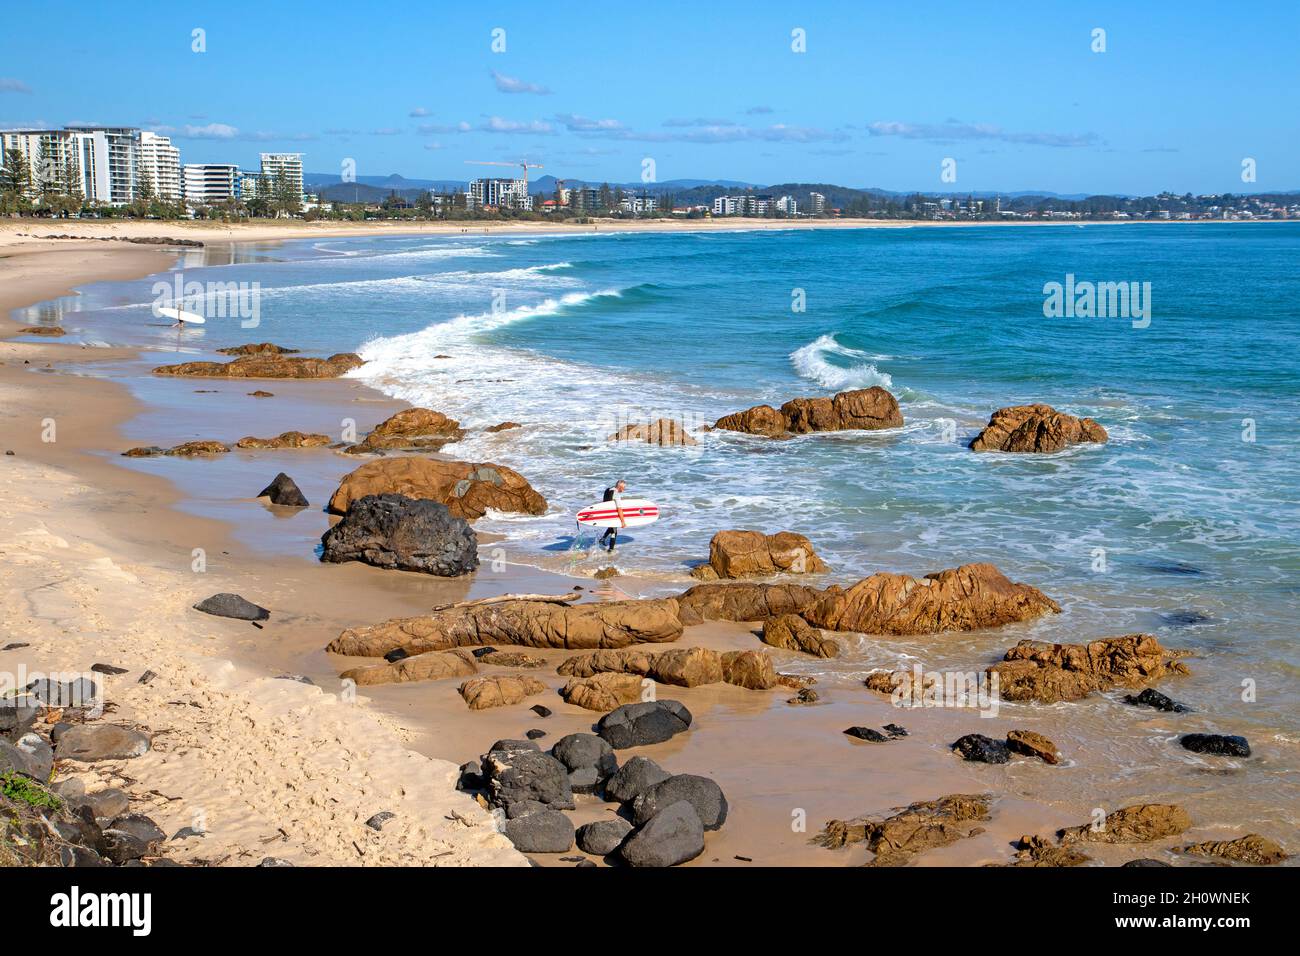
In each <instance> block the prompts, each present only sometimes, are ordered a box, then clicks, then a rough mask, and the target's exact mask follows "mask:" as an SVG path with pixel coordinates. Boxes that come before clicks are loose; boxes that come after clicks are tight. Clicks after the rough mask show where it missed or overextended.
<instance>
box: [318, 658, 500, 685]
mask: <svg viewBox="0 0 1300 956" xmlns="http://www.w3.org/2000/svg"><path fill="white" fill-rule="evenodd" d="M477 673H478V667H477V666H476V665H475V663H474V655H473V654H471V653H470V652H469V651H430V652H429V653H427V654H417V655H416V656H414V657H406V658H403V659H402V660H400V661H396V662H395V663H392V664H389V663H384V664H368V665H366V666H363V667H354V668H352V669H351V670H347V671H344V672H343V673H342V674H340V675H339V677H340V678H342V679H344V680H352V681H354V682H356V685H357V686H358V687H368V686H372V685H374V684H404V683H407V682H409V681H417V680H443V679H444V678H447V677H468V676H469V675H470V674H477Z"/></svg>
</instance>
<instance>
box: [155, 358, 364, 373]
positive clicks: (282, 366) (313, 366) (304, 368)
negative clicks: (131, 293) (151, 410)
mask: <svg viewBox="0 0 1300 956" xmlns="http://www.w3.org/2000/svg"><path fill="white" fill-rule="evenodd" d="M363 364H365V363H364V362H363V361H362V359H361V356H360V355H357V354H356V353H354V352H340V353H338V354H337V355H331V356H330V357H329V358H327V359H321V358H286V357H285V356H284V355H281V354H279V353H267V352H260V353H257V354H253V355H241V356H240V357H239V358H237V359H235V360H234V361H233V362H182V363H181V364H180V365H160V366H158V368H156V369H154V374H155V375H183V376H191V377H193V376H197V377H201V378H338V377H339V376H340V375H344V374H346V373H347V372H350V371H352V370H353V369H354V368H360V367H361V366H362V365H363Z"/></svg>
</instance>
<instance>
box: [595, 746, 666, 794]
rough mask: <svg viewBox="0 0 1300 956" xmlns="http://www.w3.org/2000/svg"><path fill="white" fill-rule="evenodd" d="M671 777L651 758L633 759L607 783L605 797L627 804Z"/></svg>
mask: <svg viewBox="0 0 1300 956" xmlns="http://www.w3.org/2000/svg"><path fill="white" fill-rule="evenodd" d="M670 776H671V774H669V773H668V772H667V771H666V770H664V769H663V768H662V767H660V766H659V765H658V764H657V763H655V762H654V761H653V760H651V759H650V758H649V757H633V758H632V759H631V760H629V761H628V762H627V763H625V764H623V766H622V767H620V768H619V770H618V772H617V773H616V774H614V776H612V777H610V778H609V779H608V780H607V781H605V796H606V797H608V798H609V799H610V800H613V801H615V802H617V803H627V802H628V801H629V800H634V799H636V797H637V796H639V795H640V794H641V792H642V791H644V790H648V789H649V788H650V787H653V786H654V785H655V784H657V783H660V782H662V781H664V780H667V779H668V778H669V777H670Z"/></svg>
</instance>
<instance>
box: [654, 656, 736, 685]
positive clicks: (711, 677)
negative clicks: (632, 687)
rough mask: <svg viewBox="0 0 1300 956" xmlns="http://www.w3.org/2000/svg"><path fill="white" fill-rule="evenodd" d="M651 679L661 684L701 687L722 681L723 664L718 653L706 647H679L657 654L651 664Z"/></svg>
mask: <svg viewBox="0 0 1300 956" xmlns="http://www.w3.org/2000/svg"><path fill="white" fill-rule="evenodd" d="M649 676H650V677H652V678H654V679H655V680H656V681H658V682H659V683H661V684H673V685H674V686H677V687H699V686H700V685H702V684H716V683H717V682H718V681H720V680H722V662H721V660H719V658H718V652H717V651H711V650H709V649H708V648H704V647H679V648H674V649H672V650H670V651H661V652H660V653H658V654H655V655H654V656H653V658H652V659H651V662H650V674H649Z"/></svg>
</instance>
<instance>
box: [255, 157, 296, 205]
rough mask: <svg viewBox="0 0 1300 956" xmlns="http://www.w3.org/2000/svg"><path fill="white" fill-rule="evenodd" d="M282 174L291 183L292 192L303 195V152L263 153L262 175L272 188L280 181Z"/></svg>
mask: <svg viewBox="0 0 1300 956" xmlns="http://www.w3.org/2000/svg"><path fill="white" fill-rule="evenodd" d="M281 175H283V176H284V179H285V181H286V182H287V183H288V184H289V190H290V192H291V193H292V194H293V195H295V196H301V195H302V153H263V154H262V176H263V177H265V179H266V182H267V184H268V185H269V186H270V188H271V189H274V188H275V184H276V182H277V181H279V179H280V177H281Z"/></svg>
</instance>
